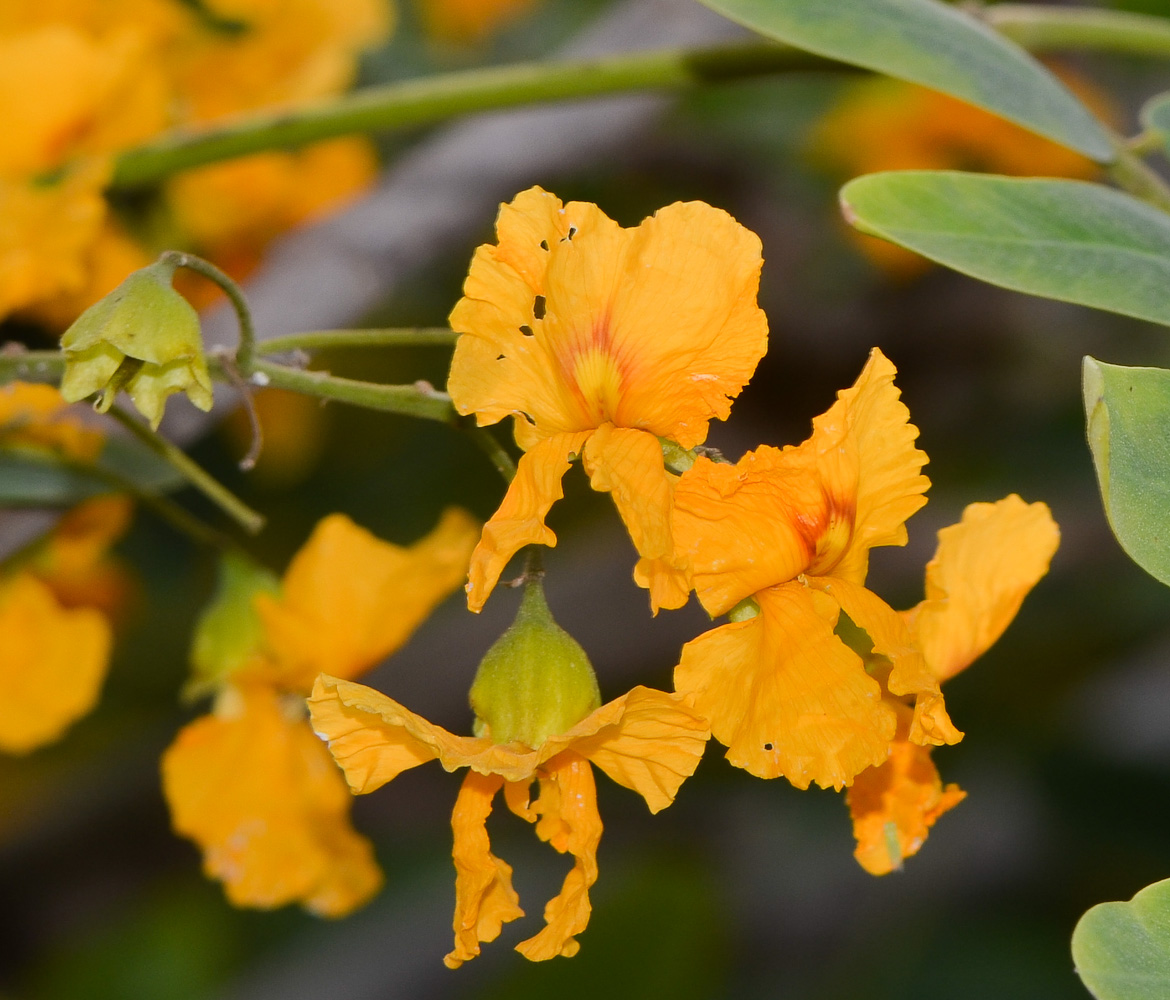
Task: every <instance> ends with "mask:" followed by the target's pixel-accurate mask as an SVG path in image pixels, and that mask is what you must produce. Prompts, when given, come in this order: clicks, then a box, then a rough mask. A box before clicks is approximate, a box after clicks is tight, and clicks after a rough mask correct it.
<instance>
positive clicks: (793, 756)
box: [674, 349, 962, 789]
mask: <svg viewBox="0 0 1170 1000" xmlns="http://www.w3.org/2000/svg"><path fill="white" fill-rule="evenodd" d="M894 374H895V370H894V366H893V365H892V364H890V362H889V361H888V360H887V359H886V358H885V357H884V356H883V355H882V353H881V352H880V351H878V350H876V349H875V350H874V351H873V353H872V354H871V356H870V359H869V362H868V363H867V364H866V366H865V369H864V370H863V371H862V373H861V375H860V377H859V378H858V380H857V382H856V383H855V384H854V386H853V387H852V388H850V389H846V390H844V391H842V392H840V393H838V398H837V402H836V403H835V404H834V405H833V406H832V407H831V408H830V409H829V410H828V411H827V412H825V413H824V414H822V415H821V416H819V417H817V418H816V419H815V420H814V421H813V434H812V436H811V437H810V438H809V439H808V440H807V441H805V442H804V443H803V444H801V445H799V446H789V447H786V448H784V449H782V450H781V449H777V448H770V447H761V448H758V449H756V450H755V451H754V452H751V453H749V454H748V455H745V456H744V458H743V459H741V460H740V462H739V463H738V464H736V465H734V466H733V465H726V464H717V463H715V462H712V461H709V460H708V459H706V458H702V457H700V458H699V459H698V460H697V461H696V463H695V464H694V466H693V467H692V468H691V469H689V470H688V471H687V472H686V473H684V474H683V476H682V478H681V479H680V481H679V483H678V486H677V488H676V490H675V513H674V534H675V539H676V542H677V545H678V547H679V549H680V551H682V552H683V553H684V554H685V555H686V557H687V558H688V559H689V562H690V567H691V571H692V574H693V580H694V586H695V592H696V593H697V594H698V597H699V600H700V601H701V602H702V604H703V607H704V608H706V609H707V611H708V612H709V613H710V614H711V615H720V614H726V613H728V612H732V621H731V623H730V624H727V625H723V626H720V627H719V628H716V629H713V630H712V631H710V632H707V633H705V634H704V635H702V636H700V637H699V638H697V639H694V640H692V641H691V642H689V643H687V644H686V646H684V647H683V652H682V657H681V660H680V662H679V665H678V666H677V667H676V669H675V687H676V689H677V690H678V691H681V692H684V693H690V694H693V695H694V697H695V705H696V707H697V708H698V709H699V711H701V712H703V713H704V714H705V715H707V717H708V718H709V719H710V720H711V731H712V735H714V736H715V738H716V739H718V740H719V741H720V742H721V743H724V744H725V745H726V746H727V747H728V752H727V757H728V759H729V760H730V761H731V763H732V764H734V765H735V766H736V767H743V768H746V769H747V770H749V771H750V772H751V773H752V774H755V775H757V776H759V777H764V778H774V777H777V776H780V775H783V776H785V777H786V778H788V780H789V781H791V782H792V783H793V784H795V785H797V786H798V787H800V788H806V787H808V784H809V782H810V781H815V782H816V783H817V784H818V785H821V786H823V787H828V786H832V787H834V788H838V789H839V788H841V787H842V786H843V785H847V784H849V783H850V782H851V781H852V780H853V777H854V775H856V774H858V773H859V772H860V771H863V770H864V769H865V768H867V767H871V766H874V765H877V764H881V763H882V762H884V761H885V759H886V757H887V756H888V755H889V746H890V740H891V739H892V738H893V737H894V730H895V714H894V711H893V710H892V709H891V708H890V706H889V705H887V704H885V703H884V702H883V700H882V696H881V695H882V692H881V688H880V686H879V684H878V682H877V681H876V680H874V678H872V677H870V676H869V675H868V674H867V673H866V671H865V668H864V665H863V664H862V661H861V659H860V657H858V656H857V654H856V653H854V652H853V651H852V650H850V649H849V647H848V646H846V645H845V643H844V642H843V641H842V640H841V639H840V638H839V637H838V636H837V635H836V634H835V632H834V629H835V627H836V625H837V618H838V614H839V613H840V612H841V611H844V612H845V613H846V614H847V615H848V616H849V618H850V619H852V621H853V622H854V623H855V624H857V625H859V626H860V627H861V628H863V629H865V631H866V632H868V634H869V636H870V638H871V639H872V641H873V644H874V648H875V650H876V651H877V652H878V653H879V654H881V655H884V656H886V657H888V658H889V660H890V661H891V663H892V670H891V673H890V678H889V682H888V684H889V689H890V690H891V691H893V692H895V693H896V694H898V695H914V696H915V697H916V701H915V706H914V713H913V722H912V726H911V730H910V739H911V740H912V741H913V742H915V743H954V742H957V741H958V740H959V739H961V737H962V734H961V733H959V732H958V731H957V730H956V729H955V728H954V726H953V725H952V724H951V722H950V719H949V717H948V716H947V714H946V709H945V707H944V705H943V700H942V695H941V694H940V693H939V689H938V681H937V679H936V678H935V677H934V675H933V674H931V673H930V672H929V671H928V670H927V668H926V665H925V663H924V661H923V657H922V654H921V653H920V652H919V651H918V650H917V649H915V648H914V646H913V643H912V641H911V637H910V633H909V630H908V629H907V626H906V624H905V622H904V621H903V620H902V619H901V618H900V617H899V616H898V614H897V613H896V612H895V611H893V609H891V608H890V607H889V606H888V605H887V604H885V602H883V601H882V600H881V599H880V598H879V597H878V596H877V595H876V594H874V593H872V592H871V591H869V590H867V589H866V588H865V586H864V583H865V576H866V571H867V568H868V562H869V550H870V549H871V548H873V547H875V546H878V545H904V544H905V542H906V528H905V524H904V522H905V520H906V518H908V517H909V516H910V515H911V514H913V513H914V511H916V510H917V509H918V508H919V507H921V506H922V505H923V504H924V503H925V502H926V500H925V497H924V496H923V493H924V492H925V490H926V488H927V487H928V486H929V480H927V478H926V477H925V476H923V475H922V474H921V471H920V470H921V468H922V466H923V465H924V464H925V463H926V455H925V454H923V453H922V452H921V451H919V450H918V449H917V448H915V446H914V441H915V438H917V436H918V430H917V428H915V427H914V426H913V425H912V424H910V423H909V422H908V421H909V413H908V411H907V409H906V407H905V405H903V404H902V403H901V402H900V400H899V395H900V393H899V391H898V389H897V388H896V387H895V386H894V381H893V379H894ZM749 598H750V599H751V603H748V604H743V603H742V602H746V601H748V599H749ZM737 606H738V607H737ZM756 609H758V613H756V614H754V615H753V614H752V612H753V611H755V610H756Z"/></svg>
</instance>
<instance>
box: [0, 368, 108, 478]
mask: <svg viewBox="0 0 1170 1000" xmlns="http://www.w3.org/2000/svg"><path fill="white" fill-rule="evenodd" d="M82 412H83V411H80V410H76V409H73V408H72V407H71V406H70V404H69V403H66V402H65V400H64V399H62V398H61V393H60V392H58V391H57V390H56V389H55V388H54V387H53V386H51V385H40V384H38V383H31V382H13V383H11V384H9V385H0V443H2V444H18V445H24V446H32V447H34V448H48V449H50V450H52V451H57V452H60V453H61V454H63V455H67V456H68V457H69V458H72V459H76V460H77V461H80V462H92V461H94V459H96V458H97V457H98V454H99V453H100V452H101V450H102V444H103V442H104V440H105V435H104V434H102V432H101V431H100V430H99V429H97V428H96V427H89V426H87V425H86V423H85V421H84V419H83V418H82V417H81V413H82Z"/></svg>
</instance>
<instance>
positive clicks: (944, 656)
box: [846, 494, 1060, 875]
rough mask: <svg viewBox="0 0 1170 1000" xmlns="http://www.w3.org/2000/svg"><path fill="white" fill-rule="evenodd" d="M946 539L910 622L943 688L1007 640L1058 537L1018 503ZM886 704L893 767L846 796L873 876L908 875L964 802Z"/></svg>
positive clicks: (1041, 509) (1039, 507)
mask: <svg viewBox="0 0 1170 1000" xmlns="http://www.w3.org/2000/svg"><path fill="white" fill-rule="evenodd" d="M938 539H939V544H938V550H937V552H936V553H935V555H934V558H933V559H932V560H931V561H930V562H929V563H928V564H927V566H926V599H925V600H923V601H921V602H920V603H919V604H918V605H917V606H916V607H914V608H913V609H911V610H910V611H907V612H904V613H903V618H904V619H905V620H906V622H907V624H908V626H909V628H910V632H911V636H912V639H913V642H914V645H915V646H916V647H917V648H918V649H920V650H921V651H922V653H923V656H924V657H925V660H926V665H927V668H928V669H929V670H930V672H931V673H932V674H933V675H934V676H935V677H936V678H937V679H938V680H939V681H945V680H947V679H948V678H950V677H953V676H954V675H955V674H957V673H959V671H961V670H963V669H965V668H966V667H967V666H968V665H969V664H970V663H972V662H973V661H974V660H975V659H976V658H977V657H979V656H980V655H982V654H983V652H984V651H986V650H987V649H988V648H989V647H990V646H991V645H992V643H994V642H995V641H996V639H998V638H999V637H1000V636H1001V635H1002V634H1003V631H1004V629H1006V628H1007V627H1008V625H1009V624H1010V623H1011V620H1012V619H1013V618H1014V617H1015V615H1016V612H1017V611H1018V610H1019V608H1020V604H1021V603H1022V602H1023V600H1024V597H1025V596H1026V595H1027V594H1028V591H1030V590H1031V589H1032V587H1034V586H1035V585H1036V583H1037V582H1038V581H1039V580H1040V578H1041V577H1042V576H1044V574H1045V573H1046V572H1048V564H1049V562H1050V561H1051V559H1052V556H1053V554H1054V553H1055V552H1056V547H1057V545H1058V544H1059V542H1060V531H1059V529H1058V528H1057V526H1056V524H1055V522H1054V521H1053V520H1052V516H1051V514H1050V513H1049V511H1048V507H1047V506H1046V505H1045V504H1042V503H1034V504H1027V503H1024V501H1023V500H1021V499H1020V498H1019V497H1018V496H1016V495H1015V494H1012V495H1011V496H1009V497H1007V498H1005V499H1003V500H1000V501H999V502H998V503H994V504H991V503H975V504H971V505H970V506H968V507H967V509H966V510H965V511H964V512H963V519H962V520H961V521H960V522H959V523H958V524H953V525H951V526H950V527H949V528H943V529H942V531H940V532H939V536H938ZM875 672H877V673H878V674H879V675H880V674H881V673H882V671H881V670H880V669H878V670H876V671H875ZM886 701H887V703H888V704H890V705H891V706H892V707H893V708H894V710H895V712H897V714H898V733H897V737H896V738H895V740H894V743H893V746H892V748H891V754H890V759H889V760H888V761H887V762H886V763H884V764H882V765H880V766H879V767H872V768H869V769H868V770H866V771H862V772H861V774H859V775H858V776H857V778H856V779H855V780H854V782H853V785H852V786H851V787H850V789H849V791H848V792H847V794H846V801H847V802H848V803H849V811H850V814H851V815H852V817H853V833H854V836H856V838H857V850H856V851H855V852H854V854H855V856H856V858H857V860H858V862H859V863H860V864H861V866H862V867H863V868H864V869H865V870H866V871H868V872H871V873H872V874H874V875H884V874H885V873H886V872H889V871H891V870H893V869H895V868H899V867H901V864H902V859H903V858H908V857H910V856H911V855H913V854H915V853H916V852H917V851H918V849H919V848H920V847H921V846H922V844H923V842H924V841H925V840H926V836H927V833H928V832H929V830H930V827H931V826H932V825H933V824H934V821H935V820H936V819H937V818H938V817H939V816H941V815H942V814H943V813H944V812H946V811H947V810H948V809H950V808H952V807H953V806H955V805H957V804H958V803H959V802H961V801H962V800H963V798H964V797H965V796H966V793H965V792H963V791H961V790H960V789H959V787H958V786H957V785H953V784H952V785H947V786H946V787H945V788H944V787H943V784H942V779H941V778H940V777H939V773H938V770H937V768H936V767H935V765H934V761H933V760H931V748H930V747H929V746H919V745H916V744H915V743H912V742H910V740H909V738H908V737H909V732H910V725H911V720H912V713H911V711H910V709H909V708H908V707H907V706H906V705H904V704H903V703H902V701H901V700H900V699H898V698H896V697H894V696H892V695H890V694H889V692H888V691H887V692H886Z"/></svg>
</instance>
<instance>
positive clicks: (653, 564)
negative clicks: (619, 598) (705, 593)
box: [634, 552, 691, 614]
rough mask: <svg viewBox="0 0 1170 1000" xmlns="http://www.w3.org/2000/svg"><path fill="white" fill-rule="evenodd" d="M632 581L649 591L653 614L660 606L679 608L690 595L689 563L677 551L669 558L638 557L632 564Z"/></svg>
mask: <svg viewBox="0 0 1170 1000" xmlns="http://www.w3.org/2000/svg"><path fill="white" fill-rule="evenodd" d="M675 559H678V560H679V561H678V562H675V561H674V560H675ZM634 583H636V584H637V585H638V586H639V587H641V588H642V589H643V590H646V591H648V592H649V594H650V610H651V611H653V612H654V614H657V613H658V612H659V611H660V610H661V609H662V608H667V609H674V608H681V607H683V606H684V605H685V604H686V603H687V601H688V600H690V597H691V570H690V565H689V564H688V563H687V561H686V557H685V556H681V555H680V554H678V553H677V552H676V553H675V556H674V557H672V558H671V559H639V560H638V561H637V563H635V564H634Z"/></svg>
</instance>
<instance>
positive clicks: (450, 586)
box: [256, 508, 478, 693]
mask: <svg viewBox="0 0 1170 1000" xmlns="http://www.w3.org/2000/svg"><path fill="white" fill-rule="evenodd" d="M477 533H478V525H477V524H476V522H475V521H474V520H473V519H472V518H471V517H470V516H469V515H467V514H465V513H464V512H463V511H460V510H457V509H455V508H451V509H448V510H447V511H445V512H444V513H443V516H442V519H441V520H440V522H439V524H438V526H437V527H436V528H435V529H434V530H433V531H432V532H431V533H430V534H429V535H426V536H425V537H424V538H422V539H421V540H420V541H418V542H416V543H415V544H414V545H411V546H409V547H406V548H403V547H402V546H398V545H392V544H391V543H389V542H384V541H382V540H381V539H379V538H375V537H374V536H373V535H372V534H370V533H369V532H368V531H366V530H365V529H364V528H360V527H358V526H357V525H356V524H354V523H353V522H352V521H351V520H350V519H349V518H347V517H345V516H344V515H342V514H331V515H330V516H329V517H326V518H325V519H323V520H322V521H321V522H320V523H319V524H318V525H317V527H316V529H315V530H314V531H313V534H312V536H311V537H310V538H309V540H308V542H306V543H305V545H304V547H303V548H302V549H301V550H300V552H298V553H297V555H296V556H295V557H294V559H293V561H292V562H291V563H290V564H289V568H288V572H287V573H285V576H284V584H283V589H282V594H281V596H280V597H271V596H269V595H267V594H265V595H261V596H259V597H258V598H257V599H256V600H257V608H258V610H259V613H260V616H261V618H262V619H263V622H264V627H265V633H266V641H267V646H268V651H269V654H270V659H271V660H272V661H273V662H274V663H275V664H276V667H277V676H276V677H275V678H273V679H274V680H275V681H276V682H277V683H279V684H280V685H281V686H282V687H285V688H287V689H289V690H292V691H297V692H303V693H307V692H308V691H309V688H310V687H311V686H312V683H313V678H314V677H316V676H317V674H318V673H321V672H325V673H329V674H333V675H336V676H341V677H353V676H355V675H357V674H360V673H361V672H362V671H364V670H366V669H368V668H369V667H372V666H373V665H374V664H376V663H377V662H378V661H379V660H381V659H382V658H383V657H385V656H387V655H388V654H389V653H392V652H393V651H394V650H395V649H397V648H398V647H399V646H401V645H402V644H403V643H404V642H405V641H406V640H407V639H408V638H409V637H410V635H411V633H412V632H413V631H414V630H415V628H417V627H418V625H419V624H420V623H421V622H422V621H423V620H424V619H425V618H426V616H427V615H428V614H430V612H431V611H432V610H433V609H434V607H435V606H436V605H437V604H438V603H439V602H440V601H442V600H443V598H444V597H446V596H447V595H448V594H449V593H451V591H453V590H454V589H455V588H456V587H458V585H459V583H460V581H462V579H463V575H464V573H465V572H466V569H467V564H468V560H469V558H470V555H471V550H472V546H473V545H474V544H475V539H476V535H477Z"/></svg>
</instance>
